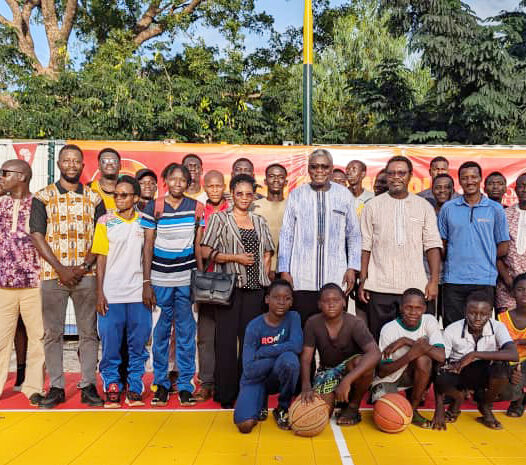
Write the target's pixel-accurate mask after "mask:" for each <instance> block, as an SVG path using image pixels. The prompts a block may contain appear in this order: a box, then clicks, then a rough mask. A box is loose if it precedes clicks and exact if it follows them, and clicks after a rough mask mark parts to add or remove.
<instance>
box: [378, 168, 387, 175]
mask: <svg viewBox="0 0 526 465" xmlns="http://www.w3.org/2000/svg"><path fill="white" fill-rule="evenodd" d="M386 173H387V168H382V169H381V170H380V171H378V173H376V177H378V176H380V175H381V174H386Z"/></svg>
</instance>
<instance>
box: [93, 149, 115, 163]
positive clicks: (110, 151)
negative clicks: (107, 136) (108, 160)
mask: <svg viewBox="0 0 526 465" xmlns="http://www.w3.org/2000/svg"><path fill="white" fill-rule="evenodd" d="M103 153H112V154H113V155H115V156H116V157H117V158H118V159H119V161H121V155H120V153H119V152H117V150H115V149H112V148H110V147H108V148H105V149H102V150H101V151H100V152H99V154H98V155H97V160H100V157H102V154H103Z"/></svg>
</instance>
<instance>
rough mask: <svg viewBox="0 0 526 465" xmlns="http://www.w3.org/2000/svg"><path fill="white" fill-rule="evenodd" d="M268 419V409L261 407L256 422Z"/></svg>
mask: <svg viewBox="0 0 526 465" xmlns="http://www.w3.org/2000/svg"><path fill="white" fill-rule="evenodd" d="M267 418H268V407H263V408H262V409H261V410H260V411H259V415H258V421H265V420H266V419H267Z"/></svg>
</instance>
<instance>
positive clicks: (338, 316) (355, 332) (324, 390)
mask: <svg viewBox="0 0 526 465" xmlns="http://www.w3.org/2000/svg"><path fill="white" fill-rule="evenodd" d="M318 306H319V308H320V310H321V313H320V314H317V315H314V316H312V317H310V318H309V319H308V321H307V323H306V325H305V333H304V338H305V342H304V345H303V352H302V354H301V380H302V392H301V398H302V401H303V402H306V403H310V402H312V400H313V399H314V395H315V393H317V394H319V395H320V396H321V397H322V398H323V399H324V400H325V401H326V402H327V404H328V405H329V406H330V408H331V410H330V413H332V410H333V408H334V405H335V403H336V402H338V403H342V404H344V405H345V406H344V407H343V409H342V411H341V413H340V416H339V418H338V420H337V423H338V424H339V425H355V424H357V423H359V422H360V421H361V416H360V413H359V410H358V409H359V407H360V402H361V400H362V397H363V395H364V394H365V393H366V392H367V390H368V389H369V386H370V385H371V381H372V380H373V374H374V368H375V367H376V365H377V364H378V362H379V361H380V356H381V354H380V350H379V349H378V346H377V344H376V342H375V341H374V338H373V336H372V335H371V333H370V332H369V330H368V329H367V326H366V325H365V323H364V322H363V321H362V320H361V319H359V318H357V317H355V316H353V315H350V314H349V313H345V306H346V297H345V294H344V293H343V291H342V289H341V288H340V287H339V286H338V285H337V284H333V283H329V284H326V285H325V286H323V287H322V288H321V290H320V298H319V300H318ZM316 350H318V353H319V356H320V365H321V366H320V368H319V369H318V371H317V373H316V376H315V378H314V384H313V385H312V384H311V363H312V359H313V357H314V352H315V351H316Z"/></svg>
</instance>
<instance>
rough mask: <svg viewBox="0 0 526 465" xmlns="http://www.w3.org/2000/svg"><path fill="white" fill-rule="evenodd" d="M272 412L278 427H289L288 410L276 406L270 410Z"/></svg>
mask: <svg viewBox="0 0 526 465" xmlns="http://www.w3.org/2000/svg"><path fill="white" fill-rule="evenodd" d="M272 414H273V415H274V419H275V420H276V424H277V425H278V428H279V429H290V423H289V411H288V410H286V409H284V408H283V407H276V408H275V409H274V410H273V411H272Z"/></svg>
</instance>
